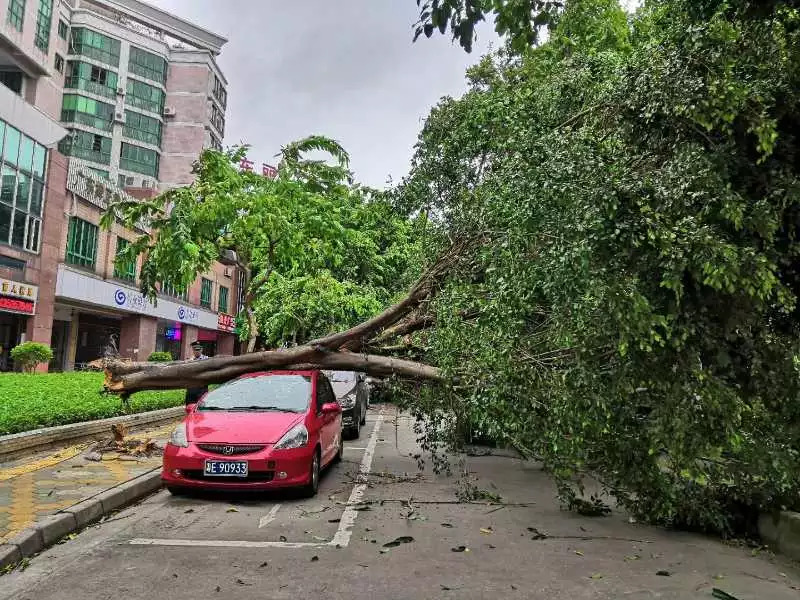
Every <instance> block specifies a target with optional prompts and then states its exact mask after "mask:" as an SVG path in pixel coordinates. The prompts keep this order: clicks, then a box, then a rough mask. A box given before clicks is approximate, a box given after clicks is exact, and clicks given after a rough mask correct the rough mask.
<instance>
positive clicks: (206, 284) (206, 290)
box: [200, 277, 214, 308]
mask: <svg viewBox="0 0 800 600" xmlns="http://www.w3.org/2000/svg"><path fill="white" fill-rule="evenodd" d="M213 288H214V284H213V283H211V280H210V279H206V278H205V277H203V278H202V279H201V280H200V306H202V307H203V308H211V294H212V290H213Z"/></svg>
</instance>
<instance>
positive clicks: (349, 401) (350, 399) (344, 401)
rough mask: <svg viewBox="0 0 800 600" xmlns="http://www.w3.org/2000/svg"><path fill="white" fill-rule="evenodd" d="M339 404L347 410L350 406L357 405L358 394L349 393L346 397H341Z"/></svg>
mask: <svg viewBox="0 0 800 600" xmlns="http://www.w3.org/2000/svg"><path fill="white" fill-rule="evenodd" d="M339 405H340V406H341V407H342V408H344V409H345V410H347V409H348V408H353V407H354V406H355V405H356V395H355V394H347V395H346V396H345V397H343V398H340V399H339Z"/></svg>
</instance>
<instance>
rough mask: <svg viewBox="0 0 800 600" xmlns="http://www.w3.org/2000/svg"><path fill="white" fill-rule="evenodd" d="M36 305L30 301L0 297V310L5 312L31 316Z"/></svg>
mask: <svg viewBox="0 0 800 600" xmlns="http://www.w3.org/2000/svg"><path fill="white" fill-rule="evenodd" d="M35 307H36V305H35V304H34V303H33V302H31V301H30V300H20V299H19V298H9V297H8V296H0V310H4V311H6V312H15V313H23V314H26V315H32V314H33V313H34V310H35Z"/></svg>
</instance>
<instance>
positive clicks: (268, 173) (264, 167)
mask: <svg viewBox="0 0 800 600" xmlns="http://www.w3.org/2000/svg"><path fill="white" fill-rule="evenodd" d="M254 166H255V163H254V162H253V161H252V160H250V159H249V158H247V157H244V158H243V159H242V160H240V161H239V168H240V169H241V170H242V171H249V172H251V173H252V172H253V167H254ZM261 174H262V175H263V176H264V177H267V178H269V179H276V178H277V177H278V169H277V168H276V167H273V166H272V165H268V164H267V163H261Z"/></svg>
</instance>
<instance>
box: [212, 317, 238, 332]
mask: <svg viewBox="0 0 800 600" xmlns="http://www.w3.org/2000/svg"><path fill="white" fill-rule="evenodd" d="M217 329H219V330H220V331H227V332H233V331H234V330H235V329H236V319H235V318H234V317H233V316H232V315H226V314H225V313H219V314H218V315H217Z"/></svg>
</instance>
